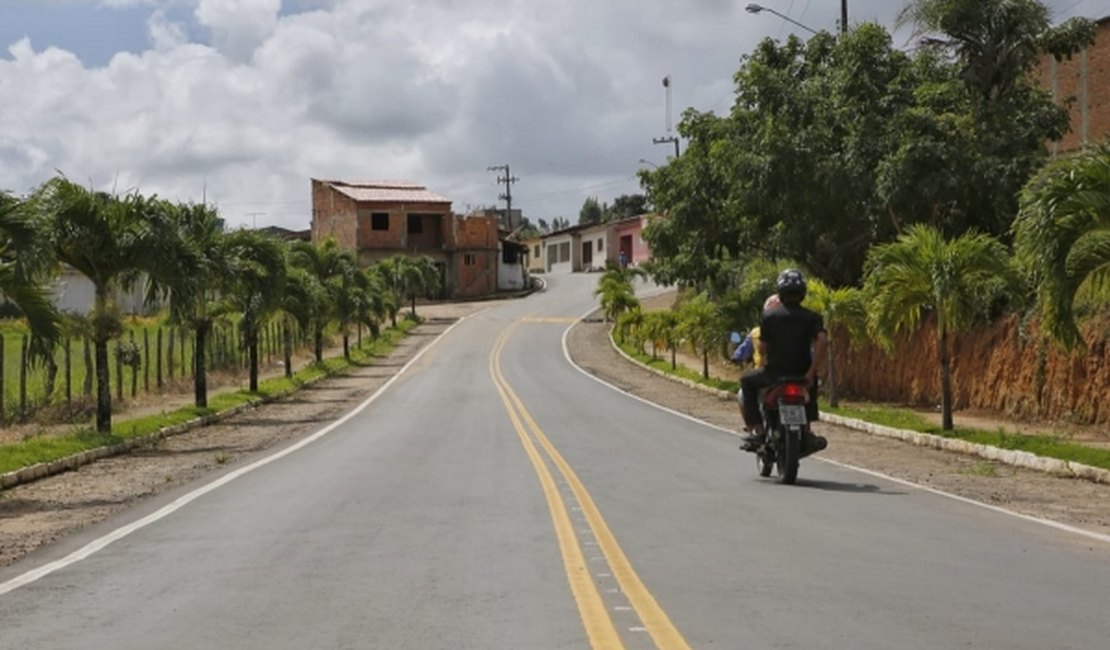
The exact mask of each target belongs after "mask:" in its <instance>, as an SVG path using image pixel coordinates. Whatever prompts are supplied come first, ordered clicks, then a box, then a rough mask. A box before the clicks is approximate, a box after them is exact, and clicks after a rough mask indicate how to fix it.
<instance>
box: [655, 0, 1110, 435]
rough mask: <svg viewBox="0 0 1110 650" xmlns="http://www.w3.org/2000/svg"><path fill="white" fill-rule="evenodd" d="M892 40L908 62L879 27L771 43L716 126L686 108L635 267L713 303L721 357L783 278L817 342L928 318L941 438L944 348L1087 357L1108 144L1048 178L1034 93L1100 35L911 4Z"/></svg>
mask: <svg viewBox="0 0 1110 650" xmlns="http://www.w3.org/2000/svg"><path fill="white" fill-rule="evenodd" d="M900 24H903V25H911V26H912V27H913V33H914V36H915V40H916V41H917V45H916V46H914V47H913V48H912V49H910V50H908V51H906V50H903V49H899V48H896V47H894V46H893V39H892V37H891V35H890V33H888V32H887V31H886V29H885V28H884V27H882V26H880V25H877V24H862V25H859V26H856V27H854V28H852V29H851V30H849V31H848V32H847V33H845V34H843V35H840V36H834V35H831V34H828V33H820V34H817V35H815V36H813V37H812V38H810V39H809V40H808V41H802V40H800V39H798V38H796V37H794V36H791V37H789V38H788V39H787V40H786V41H785V42H783V43H778V42H776V41H773V40H770V39H768V40H765V41H763V42H762V43H761V44H760V45H759V46H758V47H757V48H756V49H755V50H754V51H753V52H752V53H751V54H749V55H746V56H745V57H744V59H743V62H742V65H741V67H740V69H739V70H738V71H737V73H736V75H735V77H734V79H735V83H736V100H735V103H734V104H733V107H732V109H731V111H730V112H729V114H727V115H725V116H717V115H714V114H713V113H712V112H708V113H703V112H699V111H696V110H693V109H689V110H687V111H686V112H685V114H684V117H683V119H682V121H681V124H680V125H679V132H680V133H681V134H682V136H683V137H684V138H686V139H687V140H688V145H687V147H686V150H685V151H684V152H683V153H682V155H681V156H680V157H678V158H671V159H670V160H669V161H668V164H667V165H665V166H663V167H660V168H659V169H657V170H643V171H641V172H640V176H641V180H642V184H643V186H644V187H645V189H646V190H647V194H648V200H649V201H650V202H651V203H652V204H653V205H654V206H655V208H656V210H657V211H658V212H659V213H660V214H662V215H664V216H663V217H662V218H658V219H655V220H653V221H652V222H651V223H650V224H649V225H648V226H647V227H646V228H645V232H644V239H645V240H646V241H647V242H648V243H649V244H650V246H651V249H652V256H653V260H652V261H651V263H650V264H649V265H647V266H646V270H648V271H649V272H650V274H651V275H652V277H653V278H654V279H655V280H656V281H657V282H659V283H661V284H666V285H677V286H679V287H681V288H684V289H687V290H690V291H691V292H692V294H693V295H700V296H703V297H704V298H703V299H704V300H706V301H708V302H709V303H711V304H712V305H713V306H714V308H715V311H716V318H717V319H718V329H717V331H718V334H717V336H718V340H719V337H720V332H722V331H727V330H728V329H735V328H745V327H750V326H752V325H753V324H754V323H755V322H756V321H757V319H758V317H759V307H760V305H762V301H763V299H764V298H765V297H766V296H767V295H768V294H770V293H773V279H774V273H775V272H776V271H777V270H781V268H783V267H785V266H788V265H794V266H798V267H799V268H803V269H804V270H806V271H807V274H808V276H809V277H810V279H811V287H813V288H812V290H811V295H810V297H809V299H807V303H809V304H811V305H812V306H815V307H816V308H817V310H818V311H820V312H822V313H824V315H825V318H826V324H827V325H831V326H836V325H844V326H845V327H848V328H850V330H851V331H853V332H855V333H856V334H857V335H863V334H869V335H871V336H872V337H874V338H875V339H877V340H878V341H880V342H883V343H885V344H886V345H887V346H889V345H890V342H891V340H892V337H893V335H894V334H896V333H898V332H901V331H906V330H910V329H913V328H915V327H916V326H917V324H918V323H919V322H921V320H922V319H923V318H925V316H926V315H927V314H935V317H936V319H937V323H938V327H937V332H938V334H937V335H938V339H939V340H938V359H937V364H938V368H939V373H940V378H941V387H942V393H943V394H942V396H941V399H942V407H943V413H944V426H945V428H951V426H952V421H951V401H952V398H951V386H950V372H949V359H948V350H949V344H950V342H951V341H950V340H951V337H952V336H953V335H954V334H955V333H957V332H959V331H961V330H963V329H965V328H967V327H969V326H970V325H971V324H972V323H973V322H975V321H977V320H982V319H989V318H993V317H997V316H999V315H1000V314H1002V313H1005V312H1017V313H1020V314H1024V315H1039V316H1040V317H1041V319H1042V321H1043V323H1044V325H1045V329H1046V330H1047V331H1048V332H1049V333H1050V334H1051V335H1052V336H1053V337H1055V339H1056V340H1058V341H1059V342H1060V343H1062V344H1063V345H1065V346H1067V347H1072V346H1075V345H1080V346H1082V345H1083V343H1084V342H1083V341H1082V339H1081V337H1080V336H1079V330H1078V327H1077V324H1076V319H1077V317H1082V316H1083V315H1086V314H1090V313H1092V312H1094V311H1098V310H1100V309H1105V308H1106V306H1107V304H1110V147H1108V146H1106V145H1097V146H1093V147H1090V148H1086V149H1083V150H1081V151H1078V152H1075V153H1072V154H1069V155H1064V156H1060V157H1059V158H1057V159H1054V160H1051V161H1050V160H1049V156H1048V150H1047V143H1049V142H1052V141H1057V140H1059V139H1060V138H1061V137H1063V136H1064V135H1065V134H1066V133H1067V130H1068V113H1067V111H1066V110H1065V109H1064V108H1061V107H1060V106H1058V105H1056V103H1055V102H1054V100H1053V98H1052V97H1051V95H1050V94H1049V93H1048V92H1047V91H1045V90H1043V89H1041V88H1039V87H1037V86H1036V85H1035V82H1034V80H1035V74H1034V73H1035V71H1036V68H1037V65H1038V63H1039V60H1040V57H1041V56H1045V55H1048V56H1055V57H1057V58H1065V57H1070V56H1072V55H1073V54H1075V53H1077V52H1079V51H1080V50H1082V49H1083V48H1085V47H1087V46H1089V45H1091V44H1092V43H1093V40H1094V34H1095V29H1096V28H1095V25H1094V23H1092V22H1091V21H1089V20H1086V19H1072V20H1069V21H1066V22H1064V23H1062V24H1060V25H1055V26H1053V25H1051V22H1050V17H1049V13H1048V10H1047V8H1046V7H1045V6H1044V4H1043V3H1042V2H1039V1H1038V0H912V1H911V2H909V3H908V4H907V7H906V9H905V10H904V11H903V12H902V14H901V18H900ZM699 299H702V298H699ZM829 352H830V355H831V354H832V352H833V350H832V348H831V347H830V350H829ZM832 388H833V391H834V398H833V399H834V400H835V386H833V387H832Z"/></svg>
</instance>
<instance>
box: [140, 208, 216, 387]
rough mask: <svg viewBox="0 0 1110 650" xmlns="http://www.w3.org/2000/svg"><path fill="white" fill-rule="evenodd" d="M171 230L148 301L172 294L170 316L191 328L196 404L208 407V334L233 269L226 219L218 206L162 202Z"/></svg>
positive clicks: (170, 296) (152, 280) (213, 323)
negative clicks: (221, 293)
mask: <svg viewBox="0 0 1110 650" xmlns="http://www.w3.org/2000/svg"><path fill="white" fill-rule="evenodd" d="M160 207H161V210H162V211H163V213H164V216H165V218H166V219H168V224H169V226H170V227H171V228H172V230H170V231H167V232H166V233H165V236H164V239H165V240H166V245H165V246H164V250H167V251H168V253H169V254H167V255H166V256H165V257H163V259H162V261H161V263H160V264H159V265H158V266H157V267H155V268H154V269H153V270H152V272H151V274H150V280H151V282H150V284H149V288H148V301H149V302H153V303H157V302H158V301H160V300H161V299H162V298H167V297H168V298H169V306H170V318H171V320H172V321H174V322H176V323H180V324H182V325H185V326H187V327H189V328H190V329H192V330H193V336H194V345H193V402H194V404H195V405H196V406H197V407H199V408H206V407H207V406H208V359H207V350H208V337H209V335H210V334H211V332H212V328H213V327H214V326H215V324H216V322H217V321H218V320H219V319H220V318H221V317H222V316H224V315H226V314H224V313H223V312H222V311H221V305H222V303H221V301H220V290H221V287H222V286H223V283H224V279H225V278H226V277H227V275H228V273H229V272H230V267H229V263H228V259H227V250H226V247H225V235H226V233H225V231H224V225H223V220H222V219H221V218H220V216H219V213H218V212H217V211H216V209H215V208H211V207H209V206H207V205H197V204H176V205H175V204H171V203H168V202H162V203H161V204H160Z"/></svg>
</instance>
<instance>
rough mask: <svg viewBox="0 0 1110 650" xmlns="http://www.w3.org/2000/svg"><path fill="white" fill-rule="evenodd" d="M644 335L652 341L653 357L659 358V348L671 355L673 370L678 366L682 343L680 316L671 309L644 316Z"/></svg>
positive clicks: (652, 312)
mask: <svg viewBox="0 0 1110 650" xmlns="http://www.w3.org/2000/svg"><path fill="white" fill-rule="evenodd" d="M643 326H644V334H645V336H646V337H647V338H648V339H649V340H650V341H651V356H652V358H655V357H657V350H658V348H663V349H664V350H666V351H668V352H670V353H671V370H674V369H675V367H676V366H677V361H678V360H677V358H676V357H677V354H678V346H679V345H680V344H681V342H682V338H681V336H680V333H679V319H678V314H677V313H675V312H674V311H672V310H670V309H664V310H660V311H651V312H648V313H646V314H644V323H643Z"/></svg>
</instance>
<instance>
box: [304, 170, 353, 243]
mask: <svg viewBox="0 0 1110 650" xmlns="http://www.w3.org/2000/svg"><path fill="white" fill-rule="evenodd" d="M356 236H357V230H356V225H355V202H354V201H353V200H351V199H350V198H348V197H346V196H344V195H342V194H340V193H339V192H336V191H334V190H332V189H331V188H330V187H329V186H328V185H327V184H326V183H321V182H320V181H317V180H313V181H312V241H315V242H320V241H324V240H325V239H327V238H328V237H335V239H336V241H337V242H338V243H339V245H340V246H341V247H342V248H345V249H348V250H355V249H356V248H357V247H356Z"/></svg>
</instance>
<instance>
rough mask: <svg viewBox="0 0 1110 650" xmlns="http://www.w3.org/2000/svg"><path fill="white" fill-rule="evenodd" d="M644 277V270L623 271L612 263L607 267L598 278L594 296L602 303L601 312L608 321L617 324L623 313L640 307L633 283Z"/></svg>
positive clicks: (627, 269)
mask: <svg viewBox="0 0 1110 650" xmlns="http://www.w3.org/2000/svg"><path fill="white" fill-rule="evenodd" d="M644 275H645V273H644V271H643V269H639V268H634V267H631V266H629V267H625V268H623V269H622V268H620V267H619V266H617V265H616V264H612V263H610V264H608V265H607V266H606V267H605V271H604V272H602V274H601V277H599V278H598V281H597V288H595V289H594V296H596V297H597V298H598V299H599V302H600V303H601V311H602V313H603V314H605V320H606V321H610V322H616V320H617V318H618V317H619V316H620V315H621V314H622V313H624V312H625V311H628V310H629V309H632V308H634V307H638V306H639V305H640V301H639V300H638V299H637V298H636V291H635V289H634V288H633V286H632V283H633V281H634V280H635V279H636V278H637V277H644ZM618 334H619V333H618Z"/></svg>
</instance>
